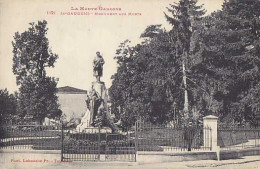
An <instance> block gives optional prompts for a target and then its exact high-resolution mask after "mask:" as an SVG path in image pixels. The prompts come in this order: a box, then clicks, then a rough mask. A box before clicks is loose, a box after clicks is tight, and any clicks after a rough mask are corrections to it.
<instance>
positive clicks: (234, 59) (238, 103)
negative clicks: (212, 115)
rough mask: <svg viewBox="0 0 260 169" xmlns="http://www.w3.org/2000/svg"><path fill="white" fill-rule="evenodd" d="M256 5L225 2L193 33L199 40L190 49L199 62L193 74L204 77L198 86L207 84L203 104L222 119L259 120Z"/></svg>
mask: <svg viewBox="0 0 260 169" xmlns="http://www.w3.org/2000/svg"><path fill="white" fill-rule="evenodd" d="M259 7H260V2H259V1H257V0H230V1H225V2H224V4H223V9H222V10H221V11H218V12H214V13H212V14H211V16H209V17H207V18H204V20H203V22H204V23H205V24H204V28H200V29H198V31H197V32H196V35H195V36H196V37H197V38H198V39H199V40H198V39H197V41H199V42H200V43H197V44H196V45H194V48H193V52H194V56H195V58H196V60H200V62H197V63H196V66H194V67H193V70H192V72H193V75H195V76H197V77H198V76H200V79H203V80H201V81H200V82H198V85H199V86H205V84H203V83H202V82H204V83H207V87H205V88H207V91H208V93H209V94H210V96H211V97H210V98H211V99H210V100H211V101H210V102H209V101H206V99H204V101H206V102H205V105H207V107H208V109H211V110H213V111H216V112H217V113H218V115H219V116H220V117H221V119H223V120H225V121H229V122H230V121H238V122H245V121H247V122H250V123H251V124H256V123H257V121H259V108H260V105H259V103H260V102H259V94H260V93H259V91H260V81H259V80H260V72H259V65H260V64H259V63H260V62H259V61H260V46H259V41H260V19H259V17H260V12H259V10H258V9H259ZM201 25H202V24H201ZM197 79H198V78H197Z"/></svg>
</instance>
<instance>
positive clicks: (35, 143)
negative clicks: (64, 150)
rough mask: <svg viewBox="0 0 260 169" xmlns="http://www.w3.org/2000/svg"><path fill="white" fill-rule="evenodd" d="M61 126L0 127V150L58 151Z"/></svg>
mask: <svg viewBox="0 0 260 169" xmlns="http://www.w3.org/2000/svg"><path fill="white" fill-rule="evenodd" d="M60 147H61V126H44V125H12V126H0V149H33V150H60Z"/></svg>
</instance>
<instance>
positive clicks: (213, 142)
mask: <svg viewBox="0 0 260 169" xmlns="http://www.w3.org/2000/svg"><path fill="white" fill-rule="evenodd" d="M203 127H204V131H203V134H204V146H205V147H208V146H211V147H212V151H216V152H217V157H218V160H219V151H220V147H219V146H218V117H216V116H213V115H209V116H206V117H203ZM209 129H210V131H211V132H210V133H209Z"/></svg>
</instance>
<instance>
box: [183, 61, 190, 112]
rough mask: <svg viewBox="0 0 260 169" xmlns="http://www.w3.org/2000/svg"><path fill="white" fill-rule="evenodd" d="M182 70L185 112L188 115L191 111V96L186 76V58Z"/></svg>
mask: <svg viewBox="0 0 260 169" xmlns="http://www.w3.org/2000/svg"><path fill="white" fill-rule="evenodd" d="M182 71H183V84H184V109H183V110H184V114H185V115H187V114H188V112H189V98H188V85H187V77H186V68H185V63H184V60H183V61H182Z"/></svg>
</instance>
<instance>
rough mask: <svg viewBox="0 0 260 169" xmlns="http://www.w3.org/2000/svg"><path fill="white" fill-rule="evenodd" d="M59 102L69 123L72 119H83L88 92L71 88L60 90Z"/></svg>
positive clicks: (66, 87)
mask: <svg viewBox="0 0 260 169" xmlns="http://www.w3.org/2000/svg"><path fill="white" fill-rule="evenodd" d="M57 96H58V101H59V104H60V109H61V110H62V112H63V116H64V115H65V117H66V119H67V121H69V120H70V119H71V118H81V117H82V116H83V115H84V113H85V112H86V109H87V106H86V102H85V100H86V98H87V91H86V90H81V89H77V88H74V87H70V86H65V87H60V88H58V93H57Z"/></svg>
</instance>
